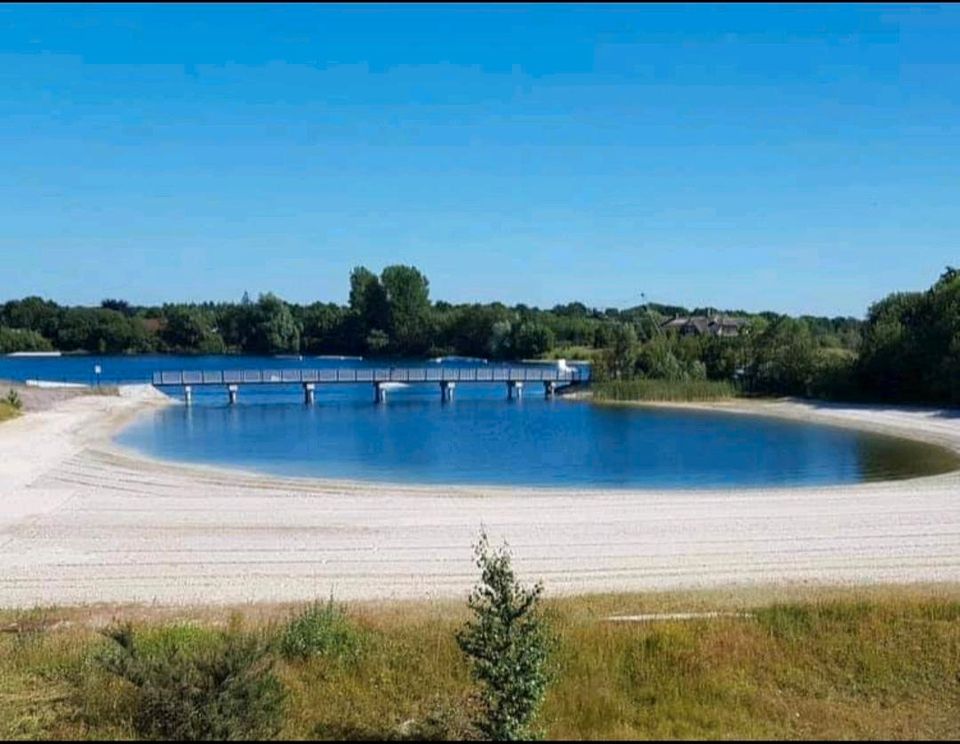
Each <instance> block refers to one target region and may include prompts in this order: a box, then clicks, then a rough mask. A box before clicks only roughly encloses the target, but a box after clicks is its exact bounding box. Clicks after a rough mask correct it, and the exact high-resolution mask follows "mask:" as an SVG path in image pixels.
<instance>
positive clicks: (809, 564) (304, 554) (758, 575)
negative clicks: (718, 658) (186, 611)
mask: <svg viewBox="0 0 960 744" xmlns="http://www.w3.org/2000/svg"><path fill="white" fill-rule="evenodd" d="M168 404H169V400H168V399H166V398H165V397H164V396H162V395H161V394H159V393H156V392H155V391H153V389H152V388H148V387H138V388H129V389H125V390H124V391H122V394H121V395H120V396H116V397H114V396H83V397H75V398H71V399H69V400H64V401H62V402H60V403H58V404H57V405H55V406H54V407H52V408H50V409H49V410H44V411H38V412H36V413H31V414H28V415H26V416H24V417H22V418H20V419H17V420H14V421H10V422H7V423H5V424H3V425H2V426H0V607H28V606H35V605H51V604H61V605H65V604H68V605H69V604H88V603H99V602H111V603H120V602H145V603H151V602H155V603H159V604H220V603H223V604H227V603H230V604H234V603H240V602H246V601H290V600H308V599H313V598H317V597H320V598H325V597H328V596H330V595H331V594H333V595H335V596H336V597H337V598H339V599H387V598H397V599H399V598H404V599H406V598H426V597H448V596H462V595H464V594H465V593H466V592H467V591H468V590H469V587H470V585H471V584H472V582H473V580H474V578H475V570H474V567H473V564H472V560H471V558H472V556H471V549H470V546H471V544H472V542H473V541H474V540H475V538H476V535H477V531H478V529H479V527H480V526H481V525H484V526H485V527H486V529H487V531H488V532H489V533H490V536H491V538H492V539H494V540H500V539H507V540H508V541H509V542H510V545H511V547H512V548H513V551H514V554H515V558H516V564H517V567H518V569H519V570H520V571H521V573H522V574H523V575H524V576H526V577H529V578H541V579H543V581H544V582H545V584H546V586H547V589H548V591H549V592H551V593H573V592H587V591H636V590H645V589H665V588H699V587H718V586H725V585H741V586H743V585H760V584H770V583H797V582H808V583H818V584H820V583H834V584H837V583H839V584H852V583H874V582H958V581H960V472H954V473H950V474H947V475H942V476H935V477H928V478H918V479H913V480H906V481H893V482H886V483H870V484H860V485H854V486H831V487H808V488H769V489H748V490H742V491H738V490H736V489H728V490H683V491H678V490H664V491H657V490H644V491H604V490H599V489H598V490H590V489H563V490H560V489H529V488H507V487H465V486H451V487H441V486H406V485H402V486H399V485H388V484H367V483H357V482H337V481H320V480H311V479H298V478H279V477H273V476H263V475H257V474H252V473H243V472H239V471H233V470H226V469H218V468H212V467H203V466H190V465H179V464H170V463H164V462H159V461H156V460H151V459H149V458H146V457H142V456H139V455H136V454H135V453H131V452H128V451H125V450H123V449H121V448H120V447H118V446H116V445H115V444H113V443H112V442H111V439H110V437H111V436H112V434H113V433H114V432H115V431H116V430H117V429H118V428H119V427H121V426H123V425H124V424H125V423H127V422H129V421H130V420H131V419H132V418H133V417H135V416H137V415H140V414H143V413H144V412H145V411H149V410H151V409H152V408H154V407H156V406H161V405H168ZM695 407H700V408H710V409H712V410H717V409H720V410H725V411H728V412H731V413H743V414H754V415H757V414H759V415H774V416H782V417H787V418H795V419H802V420H806V421H815V422H821V423H826V424H834V425H842V426H854V427H857V428H861V429H866V430H870V431H875V432H878V433H885V434H893V435H899V436H906V437H911V438H915V439H920V440H923V441H927V442H931V443H935V444H938V445H941V446H946V447H949V448H951V449H953V450H955V451H957V452H960V412H958V411H935V410H930V409H919V408H917V409H911V408H897V407H881V406H855V405H827V404H817V403H807V402H793V401H782V402H762V403H760V402H751V401H735V402H730V403H723V404H719V405H715V404H711V405H709V406H695Z"/></svg>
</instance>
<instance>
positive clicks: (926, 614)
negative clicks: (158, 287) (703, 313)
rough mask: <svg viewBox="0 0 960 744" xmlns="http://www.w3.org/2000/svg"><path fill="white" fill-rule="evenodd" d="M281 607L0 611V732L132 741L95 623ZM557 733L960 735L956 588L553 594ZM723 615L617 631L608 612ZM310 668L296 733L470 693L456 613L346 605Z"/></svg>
mask: <svg viewBox="0 0 960 744" xmlns="http://www.w3.org/2000/svg"><path fill="white" fill-rule="evenodd" d="M290 611H291V609H290V608H289V607H275V606H247V607H244V608H240V609H234V610H227V609H223V610H221V609H214V608H207V609H196V610H164V609H162V608H107V609H105V608H97V607H94V608H90V609H74V610H55V609H54V610H47V611H43V612H40V611H34V612H30V613H15V612H2V613H0V628H2V629H3V630H4V631H5V632H3V633H2V634H0V737H4V738H41V737H53V738H99V737H104V738H116V737H132V736H133V733H134V732H133V729H132V728H131V720H132V706H133V693H132V690H131V689H130V688H129V685H128V683H126V682H122V681H119V680H118V679H116V678H115V677H112V676H111V675H110V674H109V673H107V672H106V671H104V670H103V669H102V668H101V667H100V666H99V665H98V664H97V656H98V654H100V653H102V649H103V648H104V647H105V645H106V644H108V641H107V640H106V639H105V638H103V637H102V636H101V635H99V634H98V633H97V631H96V629H95V628H96V627H97V626H102V625H104V624H106V623H108V622H109V621H110V620H111V619H113V618H126V619H132V620H133V621H134V622H135V624H136V625H135V627H137V628H139V629H140V632H142V633H143V634H144V636H145V637H148V638H150V639H151V641H150V642H151V643H152V644H155V645H156V646H157V647H160V646H162V645H163V644H164V643H167V644H169V643H175V644H179V645H181V646H202V645H203V644H204V643H206V642H207V639H208V638H209V637H211V634H212V633H214V632H215V631H216V630H217V629H222V628H225V627H229V628H231V631H230V632H235V633H236V632H244V633H256V634H260V635H262V636H264V637H278V636H282V633H283V628H284V625H283V623H284V620H285V618H286V617H288V616H289V613H290ZM546 611H547V613H548V615H549V616H550V618H551V621H552V624H553V627H554V629H555V632H556V634H557V636H558V639H559V642H558V649H557V652H556V654H555V661H556V682H555V683H554V685H553V686H552V687H551V688H550V691H549V693H548V696H547V700H546V703H545V705H544V708H543V710H542V713H541V716H540V718H539V725H540V726H541V728H542V729H543V731H544V733H545V734H546V735H548V736H550V737H555V738H572V737H583V738H608V737H609V738H647V737H683V738H701V737H723V738H740V737H753V738H755V737H769V738H795V737H802V738H833V737H836V738H876V737H880V738H888V737H889V738H954V737H957V736H960V676H958V675H960V587H956V586H952V585H951V586H927V587H887V588H864V589H857V590H852V589H851V590H841V589H833V590H825V589H811V588H803V589H795V590H789V589H781V590H773V589H771V590H755V591H746V590H738V591H736V592H731V593H725V592H719V591H714V592H709V593H674V594H663V593H656V594H643V595H639V594H638V595H601V596H584V597H573V598H561V599H553V600H550V601H548V602H547V607H546ZM689 611H693V612H705V611H706V612H709V611H720V612H731V611H736V612H737V613H740V614H738V615H736V616H724V617H719V618H712V619H706V618H704V619H692V620H659V621H654V622H612V621H610V620H608V619H607V618H608V617H610V616H613V615H636V614H641V613H669V612H689ZM346 615H347V622H346V623H344V625H343V627H341V628H339V629H338V631H337V632H338V633H339V634H340V635H338V636H337V639H338V640H337V642H336V643H334V644H332V645H331V646H330V649H329V652H327V653H325V655H324V656H322V657H319V658H309V659H307V660H292V661H282V660H281V661H280V663H279V666H278V673H279V676H280V678H281V680H282V681H283V684H284V686H285V688H286V689H287V691H288V696H287V702H286V706H285V709H284V725H283V729H282V732H281V734H282V735H283V736H285V737H290V738H303V737H320V738H336V737H341V736H342V737H346V738H352V739H362V738H402V736H403V734H404V732H406V731H409V730H410V727H411V725H413V724H423V723H424V722H427V721H431V722H432V724H431V725H432V726H433V728H432V729H431V730H433V731H436V732H438V735H444V736H457V735H458V733H459V732H462V731H463V723H464V721H465V716H466V713H465V711H466V710H467V709H468V707H469V701H470V695H471V689H472V688H471V683H470V680H469V677H468V674H467V669H466V666H465V664H464V662H463V660H462V658H461V656H460V653H459V651H458V649H457V646H456V643H455V641H454V637H453V633H454V631H455V629H456V628H457V627H459V625H460V624H461V623H462V622H463V621H464V619H465V618H466V611H465V609H464V607H463V606H462V605H460V604H458V603H449V602H444V603H405V604H400V603H397V604H382V603H380V604H353V605H349V606H348V607H347V609H346Z"/></svg>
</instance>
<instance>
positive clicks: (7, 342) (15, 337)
mask: <svg viewBox="0 0 960 744" xmlns="http://www.w3.org/2000/svg"><path fill="white" fill-rule="evenodd" d="M52 349H53V344H51V343H50V342H49V341H48V340H47V339H45V338H44V337H43V336H41V335H40V334H39V333H37V332H36V331H27V330H24V329H23V328H4V327H3V326H0V354H13V353H14V352H17V351H51V350H52Z"/></svg>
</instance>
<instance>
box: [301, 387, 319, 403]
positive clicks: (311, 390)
mask: <svg viewBox="0 0 960 744" xmlns="http://www.w3.org/2000/svg"><path fill="white" fill-rule="evenodd" d="M316 389H317V386H316V385H315V384H313V383H312V382H305V383H303V402H304V403H305V404H306V405H308V406H312V405H313V401H314V394H315V392H316Z"/></svg>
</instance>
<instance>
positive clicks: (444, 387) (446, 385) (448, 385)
mask: <svg viewBox="0 0 960 744" xmlns="http://www.w3.org/2000/svg"><path fill="white" fill-rule="evenodd" d="M456 387H457V383H455V382H452V381H451V380H444V381H443V382H441V383H440V400H441V401H442V402H443V403H449V402H450V401H452V400H453V391H454V390H455V389H456Z"/></svg>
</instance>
